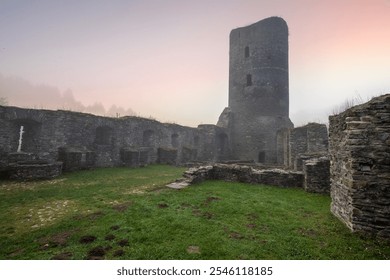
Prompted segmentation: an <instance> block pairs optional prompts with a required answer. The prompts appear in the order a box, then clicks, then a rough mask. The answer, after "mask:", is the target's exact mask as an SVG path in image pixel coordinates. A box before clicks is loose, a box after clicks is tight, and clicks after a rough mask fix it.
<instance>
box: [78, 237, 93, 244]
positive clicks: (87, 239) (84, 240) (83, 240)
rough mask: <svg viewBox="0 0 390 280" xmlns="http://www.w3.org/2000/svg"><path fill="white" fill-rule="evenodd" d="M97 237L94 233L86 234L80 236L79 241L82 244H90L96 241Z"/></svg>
mask: <svg viewBox="0 0 390 280" xmlns="http://www.w3.org/2000/svg"><path fill="white" fill-rule="evenodd" d="M96 239H97V237H96V236H94V235H84V236H81V237H80V239H79V243H80V244H90V243H92V242H95V240H96Z"/></svg>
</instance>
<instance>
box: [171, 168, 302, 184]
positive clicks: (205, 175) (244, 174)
mask: <svg viewBox="0 0 390 280" xmlns="http://www.w3.org/2000/svg"><path fill="white" fill-rule="evenodd" d="M206 180H224V181H229V182H242V183H249V184H265V185H272V186H279V187H303V173H302V172H299V171H286V170H283V169H263V170H260V169H255V168H253V167H250V166H243V165H235V164H233V165H228V164H214V165H206V166H200V167H197V168H190V169H188V170H187V171H185V172H184V175H183V178H182V179H179V180H177V181H176V182H174V183H171V184H169V185H167V186H168V187H170V188H175V189H179V188H183V187H185V186H189V185H192V184H196V183H200V182H203V181H206Z"/></svg>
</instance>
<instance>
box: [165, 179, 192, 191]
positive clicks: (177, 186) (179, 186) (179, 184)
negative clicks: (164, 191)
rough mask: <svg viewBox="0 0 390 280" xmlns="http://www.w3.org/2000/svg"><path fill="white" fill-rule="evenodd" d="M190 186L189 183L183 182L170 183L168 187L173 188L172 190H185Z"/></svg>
mask: <svg viewBox="0 0 390 280" xmlns="http://www.w3.org/2000/svg"><path fill="white" fill-rule="evenodd" d="M189 185H190V184H189V183H188V182H185V181H182V182H173V183H170V184H168V185H166V186H167V187H168V188H171V189H176V190H180V189H184V188H186V187H188V186H189Z"/></svg>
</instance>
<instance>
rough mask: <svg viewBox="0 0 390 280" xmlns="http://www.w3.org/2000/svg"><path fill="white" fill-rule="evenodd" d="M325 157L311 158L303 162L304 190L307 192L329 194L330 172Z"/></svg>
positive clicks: (327, 160)
mask: <svg viewBox="0 0 390 280" xmlns="http://www.w3.org/2000/svg"><path fill="white" fill-rule="evenodd" d="M329 165H330V162H329V159H328V158H327V157H321V158H312V159H309V160H306V161H304V163H303V174H304V185H303V187H304V189H305V190H306V191H307V192H314V193H323V194H329V192H330V172H329Z"/></svg>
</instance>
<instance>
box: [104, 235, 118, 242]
mask: <svg viewBox="0 0 390 280" xmlns="http://www.w3.org/2000/svg"><path fill="white" fill-rule="evenodd" d="M114 239H115V235H113V234H107V235H106V236H105V237H104V240H107V241H112V240H114Z"/></svg>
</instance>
